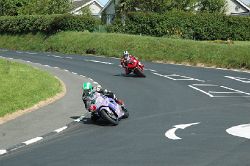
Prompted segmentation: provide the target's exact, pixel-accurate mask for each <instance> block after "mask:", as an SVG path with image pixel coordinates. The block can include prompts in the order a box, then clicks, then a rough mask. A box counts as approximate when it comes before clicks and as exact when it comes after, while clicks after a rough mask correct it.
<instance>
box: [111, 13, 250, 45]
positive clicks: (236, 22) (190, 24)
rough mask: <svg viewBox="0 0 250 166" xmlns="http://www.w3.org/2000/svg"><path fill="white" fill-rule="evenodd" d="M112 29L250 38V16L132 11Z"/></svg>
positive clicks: (159, 34)
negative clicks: (123, 21) (123, 23)
mask: <svg viewBox="0 0 250 166" xmlns="http://www.w3.org/2000/svg"><path fill="white" fill-rule="evenodd" d="M108 31H109V32H120V33H129V34H140V35H149V36H157V37H163V36H166V37H176V38H184V39H195V40H228V39H230V40H241V41H242V40H250V17H243V16H226V15H223V14H211V13H199V14H193V13H186V12H168V13H165V14H156V13H140V12H132V13H128V15H127V17H126V21H125V26H123V25H122V23H121V21H120V19H116V21H115V23H114V24H113V25H111V26H109V27H108Z"/></svg>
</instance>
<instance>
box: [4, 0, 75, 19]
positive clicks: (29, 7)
mask: <svg viewBox="0 0 250 166" xmlns="http://www.w3.org/2000/svg"><path fill="white" fill-rule="evenodd" d="M70 7H71V3H70V1H69V0H1V1H0V16H16V15H42V14H64V13H67V12H68V11H69V9H70Z"/></svg>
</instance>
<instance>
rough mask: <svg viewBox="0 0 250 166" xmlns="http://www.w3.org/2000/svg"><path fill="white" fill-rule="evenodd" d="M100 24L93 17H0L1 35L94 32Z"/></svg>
mask: <svg viewBox="0 0 250 166" xmlns="http://www.w3.org/2000/svg"><path fill="white" fill-rule="evenodd" d="M98 24H99V22H98V20H97V19H96V18H94V17H91V16H73V15H69V14H67V15H29V16H28V15H24V16H4V17H0V33H1V34H4V33H7V34H24V33H30V32H32V33H37V32H42V33H54V32H58V31H84V30H88V31H90V32H92V31H94V30H95V28H96V26H97V25H98Z"/></svg>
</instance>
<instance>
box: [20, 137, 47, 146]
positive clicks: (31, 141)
mask: <svg viewBox="0 0 250 166" xmlns="http://www.w3.org/2000/svg"><path fill="white" fill-rule="evenodd" d="M42 139H43V138H42V137H36V138H33V139H30V140H28V141H25V142H23V143H24V144H26V145H30V144H33V143H35V142H37V141H40V140H42Z"/></svg>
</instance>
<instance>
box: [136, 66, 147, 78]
mask: <svg viewBox="0 0 250 166" xmlns="http://www.w3.org/2000/svg"><path fill="white" fill-rule="evenodd" d="M134 73H135V74H136V75H138V76H139V77H146V75H145V74H144V73H143V72H142V71H141V70H140V69H138V68H136V69H135V70H134Z"/></svg>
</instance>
